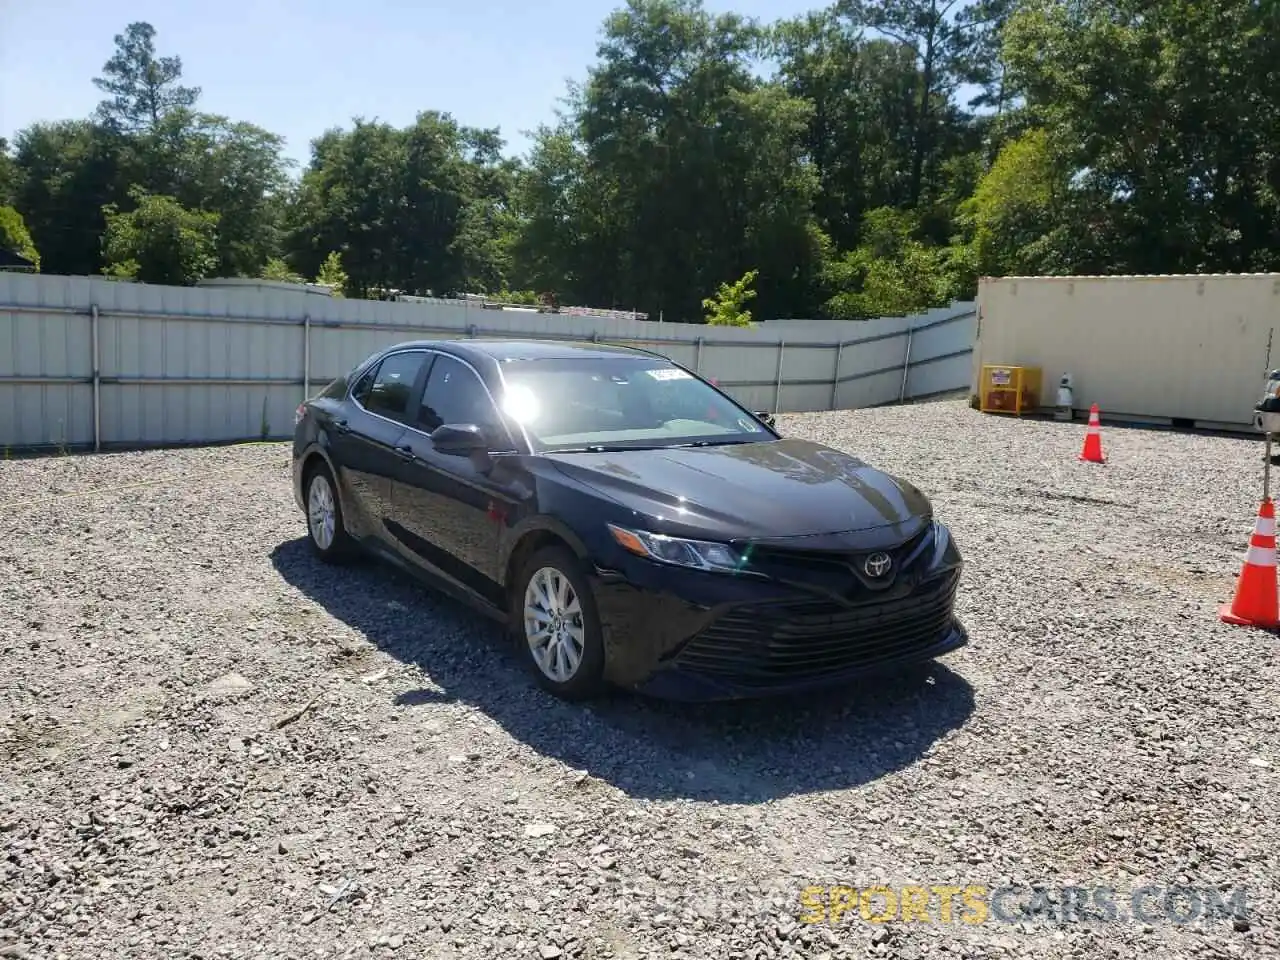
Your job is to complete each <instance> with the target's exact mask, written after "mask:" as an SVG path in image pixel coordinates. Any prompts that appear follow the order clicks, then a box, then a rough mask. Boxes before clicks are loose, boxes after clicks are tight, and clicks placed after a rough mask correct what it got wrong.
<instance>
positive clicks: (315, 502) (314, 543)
mask: <svg viewBox="0 0 1280 960" xmlns="http://www.w3.org/2000/svg"><path fill="white" fill-rule="evenodd" d="M303 490H304V493H305V499H304V502H305V503H306V517H307V542H308V543H310V544H311V550H312V552H313V553H314V554H315V555H316V556H317V557H319V558H320V559H321V560H323V561H324V562H325V563H343V562H345V561H347V560H349V559H351V557H352V556H353V555H354V554H355V546H356V543H355V541H354V540H353V539H352V538H351V535H350V534H349V533H347V529H346V525H345V522H344V520H343V516H342V500H341V498H340V497H339V496H338V487H337V484H335V483H334V482H333V474H332V473H330V472H329V468H328V467H327V466H325V465H324V464H320V465H319V466H316V467H313V468H312V469H311V470H308V471H307V474H306V479H305V481H304V483H303Z"/></svg>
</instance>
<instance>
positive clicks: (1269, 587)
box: [1218, 497, 1280, 628]
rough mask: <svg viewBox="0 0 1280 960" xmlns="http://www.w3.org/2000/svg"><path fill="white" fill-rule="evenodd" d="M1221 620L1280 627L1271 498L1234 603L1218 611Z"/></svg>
mask: <svg viewBox="0 0 1280 960" xmlns="http://www.w3.org/2000/svg"><path fill="white" fill-rule="evenodd" d="M1218 618H1219V619H1220V620H1222V622H1223V623H1234V624H1237V625H1239V626H1242V627H1265V628H1273V627H1280V611H1278V610H1277V603H1276V508H1275V506H1274V505H1273V504H1272V502H1271V498H1270V497H1267V498H1266V499H1265V500H1263V501H1262V506H1261V507H1259V508H1258V519H1257V522H1255V523H1254V526H1253V536H1252V537H1250V538H1249V549H1248V551H1247V552H1246V553H1245V555H1244V566H1243V567H1242V568H1241V569H1240V579H1239V581H1237V583H1236V595H1235V599H1234V600H1232V601H1231V603H1230V604H1226V605H1224V606H1223V607H1222V608H1221V609H1219V610H1218Z"/></svg>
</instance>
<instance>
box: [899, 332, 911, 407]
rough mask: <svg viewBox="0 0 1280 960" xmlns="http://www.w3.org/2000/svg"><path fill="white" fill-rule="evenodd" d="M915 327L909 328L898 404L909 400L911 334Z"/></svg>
mask: <svg viewBox="0 0 1280 960" xmlns="http://www.w3.org/2000/svg"><path fill="white" fill-rule="evenodd" d="M914 329H915V328H914V327H907V355H906V356H905V357H903V358H902V388H901V389H900V390H899V391H898V402H899V403H902V401H904V400H906V399H907V373H908V372H910V370H911V334H912V332H913V331H914Z"/></svg>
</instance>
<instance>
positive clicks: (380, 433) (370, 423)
mask: <svg viewBox="0 0 1280 960" xmlns="http://www.w3.org/2000/svg"><path fill="white" fill-rule="evenodd" d="M431 357H432V355H431V354H430V353H428V352H426V351H424V350H406V351H402V352H398V353H392V354H388V355H387V356H386V357H384V358H383V359H382V360H381V361H380V362H379V363H377V364H374V365H373V366H372V367H370V368H369V370H367V371H366V372H365V373H364V374H363V375H362V376H361V377H360V379H359V380H357V381H356V384H355V386H354V387H353V388H352V391H351V402H350V403H348V404H347V405H346V407H345V408H344V410H343V412H342V413H341V414H340V415H339V416H338V417H337V418H336V419H334V420H333V421H332V422H331V423H330V424H329V425H328V426H329V429H328V433H329V452H330V456H331V457H332V459H333V462H334V464H335V466H336V467H337V469H338V474H339V476H338V482H339V483H340V484H341V485H343V486H344V487H345V488H346V492H347V493H348V494H349V495H350V497H351V499H352V500H353V501H354V503H355V506H356V509H357V510H358V511H359V514H360V515H359V517H356V518H352V519H354V520H355V521H356V524H355V525H356V526H357V528H358V531H357V530H353V531H352V532H353V533H357V532H359V533H360V534H365V535H367V534H373V535H377V536H385V529H384V524H385V522H386V520H387V519H388V518H389V517H390V512H391V491H392V481H393V479H394V477H395V472H396V469H397V467H398V466H399V464H400V462H401V461H400V454H398V453H397V452H396V446H397V445H398V444H399V443H400V439H401V437H403V436H404V434H405V431H406V429H407V427H406V424H405V421H406V420H407V419H408V415H409V409H410V405H411V401H412V400H413V398H414V396H415V393H416V391H417V390H419V389H421V386H422V383H423V382H424V380H425V374H426V372H427V370H428V369H429V367H430V363H431Z"/></svg>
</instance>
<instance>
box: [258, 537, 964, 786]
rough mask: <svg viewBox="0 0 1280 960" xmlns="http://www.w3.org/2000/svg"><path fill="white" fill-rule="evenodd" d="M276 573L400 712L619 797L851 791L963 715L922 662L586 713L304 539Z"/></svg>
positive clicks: (398, 586) (950, 683) (423, 600)
mask: <svg viewBox="0 0 1280 960" xmlns="http://www.w3.org/2000/svg"><path fill="white" fill-rule="evenodd" d="M271 560H272V563H273V564H274V565H275V568H276V570H277V571H279V573H280V575H281V576H282V577H283V578H284V579H285V580H286V581H287V582H288V583H290V584H292V585H293V586H294V587H296V588H297V589H298V590H300V591H301V592H302V593H304V594H305V595H306V596H308V597H310V598H311V599H312V600H314V601H315V602H316V603H318V604H320V606H322V607H323V608H324V609H325V610H327V611H328V612H329V613H330V614H331V615H332V616H334V617H336V618H337V619H338V620H341V621H342V622H344V623H346V624H347V625H348V626H350V627H351V628H352V629H354V630H356V631H358V632H360V633H362V634H364V636H365V637H367V638H368V640H369V641H370V642H371V643H373V644H375V645H376V646H378V647H379V648H380V649H382V650H384V651H386V652H387V653H389V654H390V655H391V656H393V657H395V658H396V659H398V660H400V661H401V662H403V663H406V664H412V665H415V666H417V667H419V668H420V669H421V670H422V671H423V672H424V673H425V674H426V675H427V676H428V677H430V680H431V683H432V685H433V687H434V688H435V689H433V688H428V687H424V688H422V689H416V690H410V691H408V692H405V693H402V694H400V695H399V696H398V697H397V698H396V700H395V703H396V704H397V705H398V706H400V707H403V708H404V709H420V708H429V707H430V706H432V705H435V704H440V703H447V702H461V703H465V704H468V705H469V706H472V707H475V708H477V709H479V710H482V711H484V713H486V714H487V715H488V716H489V717H491V718H492V719H493V720H495V721H496V722H497V723H499V724H500V725H501V726H502V727H503V728H504V729H505V730H506V731H507V732H508V733H509V734H510V735H511V736H513V737H515V738H516V739H518V740H520V741H522V742H524V743H526V744H528V745H529V746H530V747H532V748H533V749H534V750H536V751H538V752H539V753H541V754H542V755H544V756H547V757H551V758H554V759H557V760H560V761H561V762H563V763H565V764H566V765H568V766H569V767H571V768H573V769H576V770H582V771H585V772H586V773H588V774H590V775H591V776H593V777H595V778H597V779H599V780H601V781H604V782H606V783H609V784H611V785H613V786H614V787H616V788H617V789H619V790H621V791H623V792H624V793H626V794H628V795H629V796H632V797H637V798H647V799H672V798H687V799H698V800H715V801H719V802H723V803H762V802H765V801H768V800H774V799H778V798H781V797H786V796H793V795H797V794H804V793H812V792H815V791H821V790H834V789H840V788H842V787H855V786H859V785H861V784H865V783H869V782H871V781H874V780H876V779H878V778H880V777H883V776H885V775H886V774H890V773H893V772H894V771H897V770H901V769H903V768H905V767H908V766H910V765H911V764H912V763H915V762H916V761H918V760H919V759H920V758H922V757H923V756H925V755H927V754H928V753H929V752H930V750H931V748H932V747H933V745H934V744H935V743H936V742H937V741H938V740H939V739H940V738H942V737H943V736H945V735H946V734H947V733H949V732H951V731H953V730H956V729H957V728H959V727H960V726H961V725H963V724H964V722H965V721H966V720H967V719H968V717H969V716H970V715H971V714H972V712H973V709H974V696H973V689H972V687H971V686H970V685H969V683H968V682H967V681H966V680H965V679H964V678H963V677H961V676H960V675H959V674H957V673H955V672H953V671H952V670H950V669H948V668H947V667H946V666H944V665H943V664H941V663H937V662H935V663H931V664H927V665H925V666H923V667H920V668H917V669H915V670H911V671H909V672H907V673H906V674H904V675H902V676H899V677H896V678H893V679H891V680H879V681H875V682H866V683H857V684H853V685H850V686H848V687H844V688H841V689H837V690H832V691H830V692H826V693H823V694H821V695H817V696H814V695H807V696H805V697H803V698H785V699H771V700H763V701H739V702H729V703H712V704H684V703H672V702H665V701H659V700H653V699H649V698H645V697H641V696H638V695H635V694H631V693H627V692H622V691H619V692H617V693H614V694H611V695H608V696H606V697H604V698H603V699H601V700H598V701H593V702H592V703H590V704H571V703H565V702H562V701H560V700H558V699H556V698H555V697H553V696H551V695H550V694H548V693H545V692H543V691H542V690H541V688H539V687H538V686H537V685H536V683H535V682H534V680H533V678H532V677H531V676H530V674H529V672H528V671H527V669H526V667H525V666H524V664H523V662H522V661H521V660H520V659H519V658H518V657H517V655H516V651H515V650H514V649H513V648H512V646H511V645H510V644H509V643H507V642H505V641H504V640H503V636H502V630H501V629H500V627H498V626H497V625H496V624H495V623H494V622H493V621H491V620H489V619H487V618H485V617H484V616H482V615H480V614H477V613H474V612H472V611H471V610H470V609H468V608H467V607H465V606H464V605H462V604H460V603H457V602H455V601H453V600H451V599H449V598H447V597H444V596H442V595H440V594H438V593H436V592H435V591H432V590H431V589H429V588H427V587H425V586H422V585H420V584H418V583H417V582H416V581H414V580H413V579H412V578H411V577H409V576H407V575H405V574H403V573H401V572H400V571H398V570H396V569H394V568H393V567H391V566H390V565H388V564H385V563H382V562H379V561H375V560H366V561H357V562H356V563H354V564H351V565H347V566H343V567H331V566H327V565H325V564H323V563H320V562H319V561H318V560H316V559H314V557H313V556H312V554H311V551H310V549H309V547H308V545H307V541H306V539H305V537H302V538H298V539H297V540H290V541H288V542H285V543H283V544H281V545H279V546H278V547H277V548H276V549H275V550H273V551H272V554H271Z"/></svg>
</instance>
